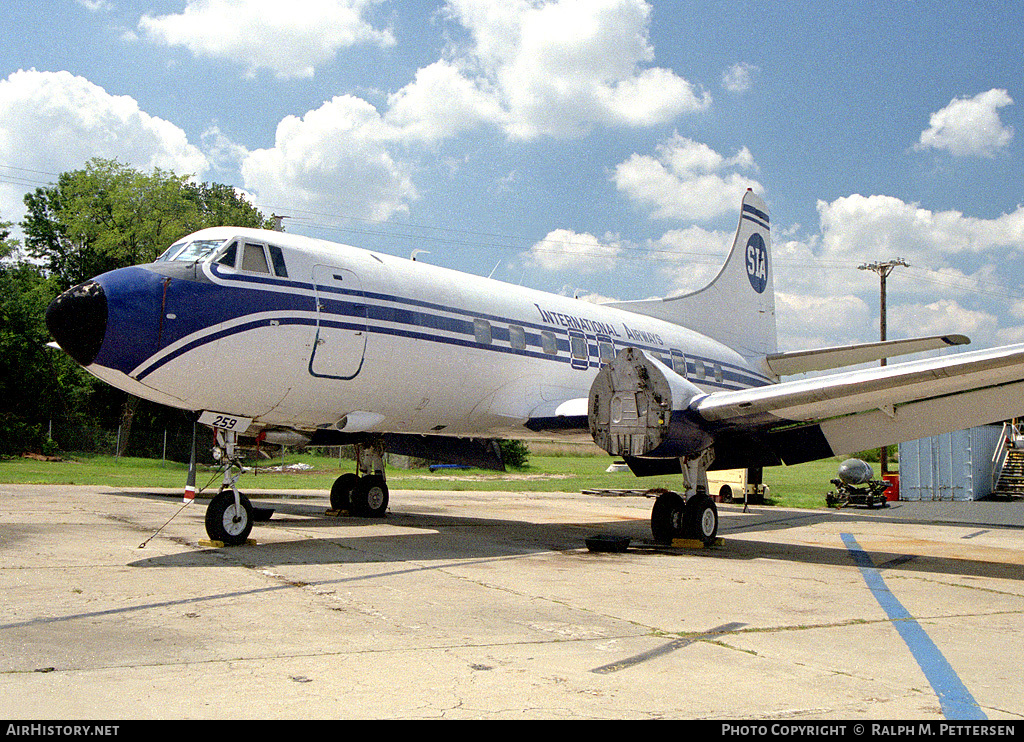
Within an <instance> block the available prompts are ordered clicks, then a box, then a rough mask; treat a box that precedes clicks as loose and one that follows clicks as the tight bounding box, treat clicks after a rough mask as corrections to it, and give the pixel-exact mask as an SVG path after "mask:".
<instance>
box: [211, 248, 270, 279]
mask: <svg viewBox="0 0 1024 742" xmlns="http://www.w3.org/2000/svg"><path fill="white" fill-rule="evenodd" d="M264 248H265V249H264ZM239 252H241V257H239ZM268 253H269V256H270V260H269V261H268V260H267V255H268ZM217 262H218V263H220V264H221V265H226V266H228V267H230V268H237V269H238V270H241V271H248V272H250V273H266V274H268V275H269V274H273V275H275V276H280V277H281V278H287V277H288V268H287V267H286V266H285V264H284V253H283V252H282V251H281V248H280V247H278V246H277V245H263V244H260V243H258V242H245V241H242V242H237V241H236V242H232V243H231V245H230V246H229V247H228V249H227V250H225V251H224V254H223V255H221V256H220V259H219V260H218V261H217ZM271 267H272V268H273V270H271Z"/></svg>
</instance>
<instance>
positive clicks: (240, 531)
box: [206, 429, 255, 546]
mask: <svg viewBox="0 0 1024 742" xmlns="http://www.w3.org/2000/svg"><path fill="white" fill-rule="evenodd" d="M216 441H217V446H216V448H214V458H215V459H216V460H218V461H219V462H221V465H222V466H223V467H224V480H223V483H222V484H221V488H220V492H218V493H217V494H216V495H215V496H214V498H213V499H212V500H210V504H209V505H208V506H207V508H206V535H207V536H209V537H210V540H211V541H219V542H220V543H222V544H224V545H225V546H239V545H241V544H244V543H245V542H246V541H247V540H248V539H249V533H250V532H251V531H252V524H253V520H254V512H255V511H254V510H253V507H252V503H251V502H249V498H248V497H246V496H245V495H243V494H242V493H241V492H239V491H238V485H237V483H238V478H239V477H241V476H242V472H243V471H244V468H243V467H242V462H241V461H239V460H238V457H237V456H236V454H235V445H236V443H237V441H238V435H237V434H236V433H234V432H231V431H226V430H221V429H217V431H216Z"/></svg>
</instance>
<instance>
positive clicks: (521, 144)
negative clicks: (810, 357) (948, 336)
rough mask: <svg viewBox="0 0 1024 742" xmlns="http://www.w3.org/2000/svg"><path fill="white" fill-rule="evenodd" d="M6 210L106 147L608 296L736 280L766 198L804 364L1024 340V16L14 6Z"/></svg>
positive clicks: (266, 205) (497, 267) (342, 228)
mask: <svg viewBox="0 0 1024 742" xmlns="http://www.w3.org/2000/svg"><path fill="white" fill-rule="evenodd" d="M0 28H2V29H3V34H4V39H3V43H2V44H0V219H2V220H6V221H17V220H18V219H20V218H21V215H22V213H21V208H22V203H21V199H22V196H23V195H24V193H25V192H27V191H29V190H31V189H32V188H34V187H36V186H38V185H42V184H45V183H47V182H49V181H51V180H52V179H53V178H54V177H55V175H56V174H57V173H59V172H62V171H64V170H70V169H76V168H80V167H82V166H83V165H84V164H85V162H86V161H87V160H88V159H89V158H90V157H94V156H99V157H112V158H117V159H119V160H121V161H123V162H128V163H130V164H132V165H134V166H137V167H140V168H143V169H149V168H152V167H154V166H158V167H161V168H166V169H171V170H173V171H175V172H177V173H192V174H195V175H196V176H197V177H198V178H200V179H203V180H214V181H218V182H224V183H230V184H232V185H234V186H236V187H238V188H239V189H242V190H244V191H245V192H246V193H247V194H249V195H250V197H251V198H252V199H253V201H254V202H255V203H256V204H257V205H258V206H259V207H260V208H261V209H263V210H264V211H266V212H268V213H269V212H274V213H278V214H286V215H288V216H289V217H290V218H289V219H287V220H286V222H285V224H286V229H287V230H288V231H290V232H296V233H301V234H309V235H313V236H319V237H325V238H328V239H333V240H337V241H342V242H347V243H350V244H354V245H358V246H364V247H368V248H372V249H377V250H383V251H385V252H389V253H392V254H395V255H403V256H406V255H409V254H410V253H411V252H412V250H414V249H422V250H427V251H429V253H430V255H429V256H423V257H422V258H421V259H425V260H429V261H430V262H433V263H436V264H439V265H444V266H447V267H451V268H456V269H459V270H465V271H469V272H472V273H476V274H482V275H488V274H491V273H492V272H493V275H494V276H495V277H496V278H500V279H502V280H506V281H510V282H512V283H522V284H523V285H527V286H531V287H535V288H541V289H545V290H550V291H556V292H563V293H569V294H573V293H576V294H579V295H581V296H586V297H589V298H613V299H634V298H646V297H650V296H655V295H665V294H670V293H677V292H680V291H686V290H690V289H693V288H696V287H698V286H699V285H701V283H702V282H704V281H706V280H707V279H708V278H710V277H711V276H712V275H713V274H714V272H715V271H716V269H717V267H718V265H719V264H720V262H721V260H722V259H723V258H724V255H725V252H726V250H727V248H728V245H729V243H730V241H731V238H732V232H733V230H734V229H735V223H736V219H737V216H738V206H739V201H740V197H741V196H742V193H743V191H744V189H745V188H747V187H752V188H754V189H755V190H756V191H758V192H759V193H761V194H762V196H763V197H764V198H765V200H766V201H767V203H768V205H769V207H770V210H771V213H772V224H773V235H774V244H775V248H774V249H775V257H776V277H775V286H776V292H777V303H778V316H779V326H780V345H781V346H782V347H784V348H787V349H798V348H807V347H814V346H820V345H829V344H839V343H846V342H855V341H866V340H873V339H875V338H876V337H877V332H878V330H877V312H878V298H877V294H878V279H877V276H876V275H874V274H872V273H869V272H867V271H860V270H857V266H858V265H860V264H862V263H865V262H872V261H879V260H889V259H892V258H896V257H902V258H904V259H906V260H907V261H908V262H909V263H910V267H909V268H899V269H897V270H896V272H894V274H893V275H892V277H891V278H890V280H889V321H888V324H889V335H890V337H906V336H912V335H916V334H930V333H938V332H963V333H965V334H967V335H969V336H971V337H972V338H973V340H974V344H975V347H987V346H992V345H998V344H1004V343H1010V342H1021V341H1024V292H1022V291H1021V288H1020V287H1021V279H1022V273H1024V271H1022V270H1021V267H1020V266H1021V264H1022V253H1024V206H1022V205H1021V204H1022V203H1024V197H1022V191H1024V157H1022V149H1021V139H1020V137H1021V134H1020V132H1021V131H1022V128H1024V127H1022V115H1021V98H1022V97H1024V90H1022V89H1021V81H1022V80H1024V6H1022V5H1021V4H1020V3H1017V2H1009V3H1007V2H1001V3H990V2H970V3H968V2H963V3H953V2H907V1H903V0H901V1H899V2H890V3H863V2H830V1H828V0H823V1H822V2H818V3H777V2H732V3H729V2H715V3H710V2H705V3H702V2H641V0H587V1H584V2H569V1H568V0H548V1H541V0H451V1H450V2H426V1H419V2H388V1H386V0H338V1H335V2H329V1H328V0H291V1H290V2H288V3H281V2H280V1H279V0H233V1H231V2H229V1H228V0H152V2H149V3H147V4H138V3H129V2H122V1H120V0H77V1H76V0H64V1H57V0H38V1H36V2H20V3H13V4H12V3H7V4H5V5H4V7H2V8H0Z"/></svg>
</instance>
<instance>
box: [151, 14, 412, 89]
mask: <svg viewBox="0 0 1024 742" xmlns="http://www.w3.org/2000/svg"><path fill="white" fill-rule="evenodd" d="M377 2H378V0H289V2H279V1H278V0H189V2H187V3H186V5H185V8H184V10H182V11H181V12H180V13H172V14H167V15H143V16H142V17H141V18H140V19H139V23H138V31H139V33H140V34H141V36H142V37H144V38H145V39H147V40H149V41H152V42H155V43H160V44H165V45H167V46H183V47H185V48H186V49H188V50H189V51H191V52H192V53H193V54H195V55H196V56H200V57H212V58H218V59H226V60H230V61H233V62H236V63H238V64H240V65H242V66H244V67H245V68H246V70H247V72H248V73H249V74H255V72H256V71H257V70H259V69H268V70H270V71H271V72H273V73H274V74H275V75H276V76H277V77H280V78H295V77H300V78H301V77H312V76H313V75H314V73H315V71H316V68H317V67H318V66H320V65H323V64H324V63H326V62H329V61H330V60H332V59H333V58H334V57H335V55H336V54H337V53H338V51H339V50H341V49H344V48H346V47H351V46H355V45H356V44H374V45H377V46H391V45H392V44H394V43H395V39H394V36H393V35H392V34H391V32H390V31H389V30H386V29H384V30H381V29H377V28H374V27H373V25H371V23H370V22H368V21H367V19H366V15H367V11H368V10H370V8H372V7H373V6H374V5H375V4H377Z"/></svg>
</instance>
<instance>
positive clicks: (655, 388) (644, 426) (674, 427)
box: [587, 348, 713, 458]
mask: <svg viewBox="0 0 1024 742" xmlns="http://www.w3.org/2000/svg"><path fill="white" fill-rule="evenodd" d="M703 394H704V393H703V392H702V391H701V390H700V389H698V388H697V387H696V386H694V385H693V384H691V383H690V382H689V381H687V380H686V379H684V378H683V377H682V376H680V375H679V374H677V373H675V372H674V371H673V370H672V369H670V368H669V367H668V366H666V365H665V364H663V363H661V362H660V361H658V360H656V359H654V358H651V357H649V356H647V355H646V354H645V353H644V352H643V351H641V350H639V349H637V348H626V349H624V350H621V351H619V353H618V354H617V355H616V356H615V358H614V359H613V360H612V362H611V363H609V364H607V365H606V366H604V367H603V368H602V369H601V370H600V371H599V372H598V374H597V378H595V379H594V383H593V384H592V385H591V387H590V399H589V403H588V406H587V418H588V422H589V424H590V433H591V435H592V436H593V437H594V442H595V443H597V445H598V446H600V447H601V448H603V449H604V450H605V451H607V452H608V453H610V454H611V455H613V456H624V457H641V456H643V457H665V458H680V457H683V456H694V455H696V454H698V453H700V452H701V451H703V450H704V449H706V448H707V447H708V446H710V445H711V444H712V443H713V438H712V436H711V434H710V433H708V432H707V431H706V430H704V429H703V428H702V427H701V426H700V423H699V420H698V419H697V417H696V415H695V414H693V413H691V412H690V410H689V407H690V403H691V402H692V401H693V400H694V398H696V397H699V396H703Z"/></svg>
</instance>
